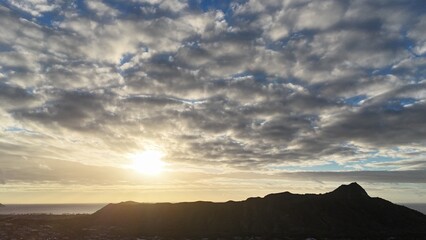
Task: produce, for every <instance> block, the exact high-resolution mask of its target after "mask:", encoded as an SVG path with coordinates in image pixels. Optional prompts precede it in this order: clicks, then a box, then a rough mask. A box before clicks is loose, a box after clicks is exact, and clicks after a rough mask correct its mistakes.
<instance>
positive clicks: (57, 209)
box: [0, 203, 426, 214]
mask: <svg viewBox="0 0 426 240" xmlns="http://www.w3.org/2000/svg"><path fill="white" fill-rule="evenodd" d="M105 205H107V204H106V203H80V204H7V205H5V207H0V214H91V213H94V212H96V211H98V210H99V209H101V208H102V207H104V206H105ZM399 205H403V206H406V207H409V208H411V209H414V210H417V211H419V212H422V213H423V214H426V204H425V203H399Z"/></svg>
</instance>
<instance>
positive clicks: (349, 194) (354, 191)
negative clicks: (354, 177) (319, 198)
mask: <svg viewBox="0 0 426 240" xmlns="http://www.w3.org/2000/svg"><path fill="white" fill-rule="evenodd" d="M330 194H331V195H333V196H338V197H345V198H349V199H352V198H365V197H370V196H369V195H368V193H367V192H366V191H365V190H364V188H362V187H361V186H360V185H359V184H358V183H356V182H352V183H350V184H348V185H345V184H343V185H341V186H340V187H338V188H336V189H335V190H334V191H332V192H330Z"/></svg>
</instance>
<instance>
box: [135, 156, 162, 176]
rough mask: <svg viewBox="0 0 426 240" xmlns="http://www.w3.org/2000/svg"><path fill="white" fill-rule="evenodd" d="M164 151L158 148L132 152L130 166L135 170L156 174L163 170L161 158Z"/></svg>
mask: <svg viewBox="0 0 426 240" xmlns="http://www.w3.org/2000/svg"><path fill="white" fill-rule="evenodd" d="M163 156H164V153H163V152H161V151H158V150H146V151H143V152H140V153H136V154H133V155H132V156H131V159H133V164H132V166H131V168H133V169H134V170H135V171H137V172H140V173H143V174H147V175H157V174H160V173H161V172H163V170H164V167H165V165H166V164H165V163H164V162H163V161H162V160H161V159H162V158H163Z"/></svg>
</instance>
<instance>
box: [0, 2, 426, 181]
mask: <svg viewBox="0 0 426 240" xmlns="http://www.w3.org/2000/svg"><path fill="white" fill-rule="evenodd" d="M2 5H3V6H1V7H0V12H1V14H0V22H1V23H2V26H3V27H2V29H1V30H0V33H1V34H0V53H1V54H0V65H1V68H0V80H1V83H0V99H1V100H2V101H1V103H0V109H1V113H2V115H1V117H0V121H1V122H0V126H1V127H0V129H2V131H3V132H2V133H1V134H2V135H0V136H1V139H3V141H6V140H5V139H7V140H8V143H9V144H11V145H7V144H4V145H1V148H3V149H0V150H4V151H7V153H9V154H11V153H13V152H14V151H15V153H16V154H15V155H19V156H21V155H23V156H26V157H28V156H31V154H29V153H34V154H35V155H34V157H37V156H38V157H43V158H45V157H46V156H48V155H51V156H52V159H55V160H56V161H59V160H64V161H74V162H79V163H83V164H88V165H97V166H113V167H120V166H123V164H126V162H127V161H128V159H126V158H125V157H123V156H126V154H128V153H131V152H137V151H142V150H143V149H149V148H150V147H153V146H159V145H160V146H161V147H162V149H165V151H167V156H166V160H167V161H170V162H171V163H175V164H188V165H191V166H193V167H195V166H204V167H205V168H206V169H210V168H211V167H212V166H213V167H216V168H219V167H222V168H224V169H226V171H228V172H231V171H256V172H260V173H266V172H271V171H272V172H275V171H277V167H278V168H284V169H285V167H291V166H302V165H305V166H326V165H327V164H329V163H330V162H334V163H336V164H340V165H341V166H343V167H342V168H344V166H348V168H349V167H350V166H352V165H351V164H352V163H357V164H359V165H360V166H361V165H362V166H365V163H363V162H362V161H364V160H365V159H370V158H373V157H377V156H382V157H384V159H385V157H389V156H390V155H392V157H394V158H401V159H402V160H404V161H406V162H404V163H406V164H407V165H409V166H407V167H406V168H403V169H406V170H407V169H416V171H417V170H418V166H423V165H422V164H420V163H419V162H416V161H414V160H413V161H410V158H411V157H412V156H410V154H408V153H407V152H404V151H402V150H401V149H404V148H406V149H408V148H409V149H412V151H414V152H416V153H417V154H419V155H421V154H423V153H424V151H425V149H424V144H425V141H424V136H425V134H426V132H425V131H426V128H425V124H424V119H425V117H426V116H425V112H426V111H425V110H426V109H425V101H426V99H425V93H424V90H423V89H424V88H425V82H424V81H425V80H424V79H425V72H424V70H423V69H424V65H425V61H424V56H423V53H424V51H423V50H422V49H424V45H425V44H424V39H423V38H422V34H421V33H422V32H424V31H422V30H423V28H424V26H423V25H424V22H425V21H424V19H425V17H424V13H422V12H419V11H416V9H417V8H419V7H421V6H422V3H421V2H420V1H414V3H413V4H404V3H402V2H400V1H376V2H375V3H371V2H369V1H343V2H342V1H321V2H315V1H255V0H250V1H245V2H233V3H231V4H230V6H229V8H228V9H227V10H226V9H225V10H224V9H221V8H214V7H212V8H208V7H207V9H196V8H194V6H193V4H192V3H191V2H185V1H157V0H155V1H129V2H126V3H123V5H117V4H116V3H115V2H114V1H87V2H84V3H83V4H77V3H75V4H71V5H66V6H65V5H64V4H63V3H62V2H60V1H57V2H54V3H53V5H48V4H47V2H46V1H30V2H25V3H24V2H22V1H8V2H7V4H2ZM23 12H27V13H28V14H30V15H32V17H28V16H27V15H28V14H24V13H23ZM47 13H49V14H53V13H55V14H57V15H58V16H59V17H57V18H54V19H53V18H52V19H50V20H49V15H48V14H47ZM45 18H47V20H46V19H45ZM46 22H48V23H46ZM7 129H9V130H10V129H22V131H7ZM28 133H37V134H28ZM12 146H13V147H12ZM40 146H45V148H47V149H49V151H47V152H46V151H41V150H40ZM396 148H397V149H400V150H398V151H394V149H396ZM52 161H53V160H52ZM385 162H386V161H385ZM383 164H387V162H386V163H383ZM379 165H380V164H376V165H375V166H379ZM396 165H397V164H395V166H394V170H395V168H398V167H397V166H396ZM40 166H49V167H51V166H50V165H46V164H34V167H39V168H38V169H39V170H37V171H39V174H41V175H43V176H44V175H45V176H51V174H52V173H51V172H50V171H48V168H46V167H42V168H40ZM371 166H373V165H371ZM52 169H54V168H52ZM93 171H95V170H93ZM418 171H420V170H418ZM412 173H413V172H408V171H401V172H395V173H383V174H384V175H383V176H384V177H383V179H384V180H380V181H390V179H391V178H392V177H395V179H398V181H406V182H419V183H420V182H421V183H423V179H422V177H421V176H420V174H419V172H414V173H415V174H412ZM4 174H5V173H4ZM26 174H28V176H32V177H28V179H30V178H34V179H35V178H38V177H40V176H36V175H37V174H35V175H34V174H30V173H29V172H26ZM306 174H308V173H306ZM324 174H325V173H324ZM374 174H375V173H374V172H372V173H364V172H363V173H352V172H342V173H330V174H328V175H327V177H324V179H332V178H334V179H343V178H345V177H344V176H348V177H347V178H345V179H349V178H350V177H351V176H353V177H355V178H357V179H358V178H359V179H362V178H365V179H371V180H372V181H373V180H374V177H373V175H374ZM381 174H382V173H377V175H378V176H382V175H381ZM392 174H395V176H394V175H392ZM308 175H312V176H315V174H314V173H309V174H308ZM319 175H320V174H319ZM319 175H318V176H319ZM292 176H299V175H297V174H294V175H292ZM300 176H304V175H303V174H302V173H301V175H300ZM414 176H417V177H414ZM41 178H42V177H41ZM58 178H59V177H58V176H55V177H52V179H58ZM319 178H322V177H319ZM404 179H405V180H404ZM416 179H417V180H416ZM376 180H377V181H379V179H376ZM395 181H396V180H395Z"/></svg>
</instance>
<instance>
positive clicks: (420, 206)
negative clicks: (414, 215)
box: [399, 203, 426, 215]
mask: <svg viewBox="0 0 426 240" xmlns="http://www.w3.org/2000/svg"><path fill="white" fill-rule="evenodd" d="M399 205H403V206H406V207H409V208H411V209H414V210H417V211H419V212H421V213H423V214H425V215H426V203H399Z"/></svg>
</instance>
